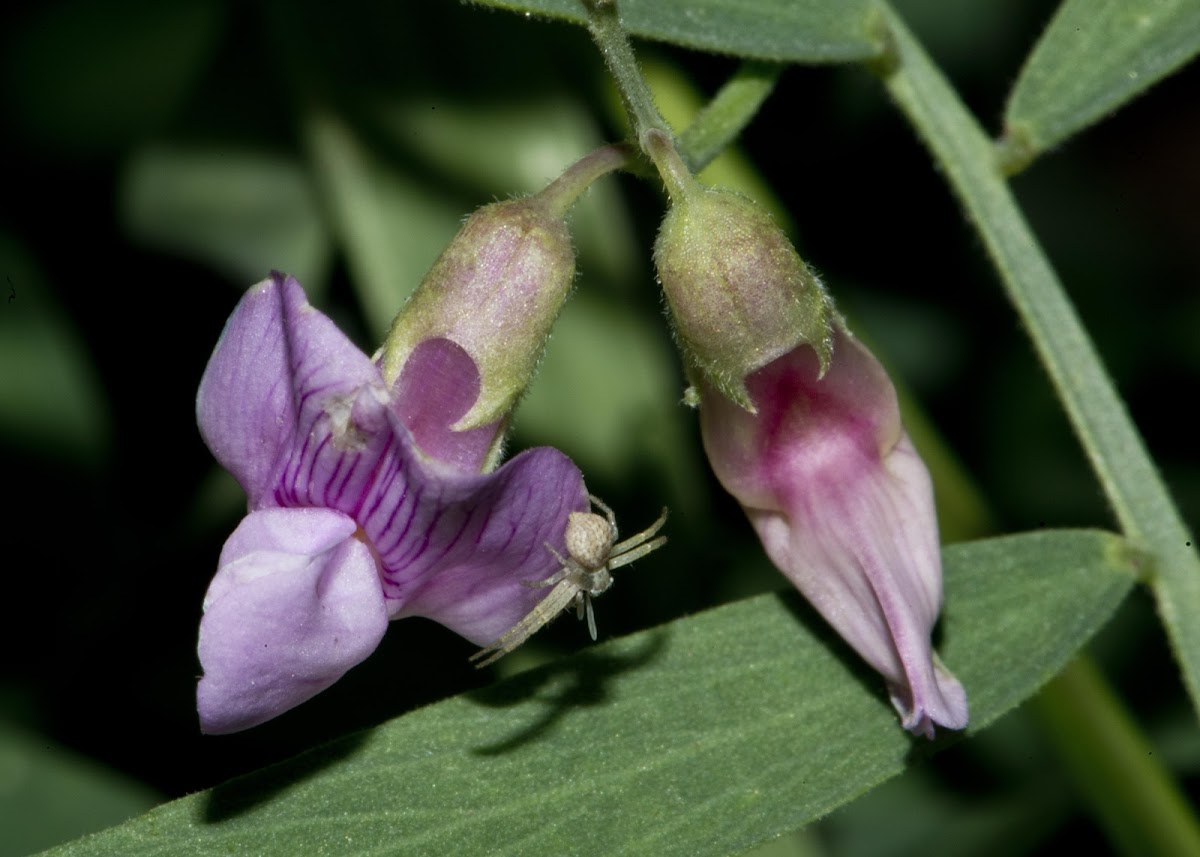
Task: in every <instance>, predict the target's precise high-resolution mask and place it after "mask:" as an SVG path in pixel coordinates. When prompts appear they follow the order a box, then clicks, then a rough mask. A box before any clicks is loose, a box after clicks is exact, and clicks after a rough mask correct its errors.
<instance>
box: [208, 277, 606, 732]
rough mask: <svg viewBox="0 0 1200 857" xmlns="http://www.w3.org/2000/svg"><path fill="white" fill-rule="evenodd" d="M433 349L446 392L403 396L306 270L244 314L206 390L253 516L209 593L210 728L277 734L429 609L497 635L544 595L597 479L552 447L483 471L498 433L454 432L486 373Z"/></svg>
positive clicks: (467, 628) (218, 441) (462, 629)
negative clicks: (541, 582) (277, 723)
mask: <svg viewBox="0 0 1200 857" xmlns="http://www.w3.org/2000/svg"><path fill="white" fill-rule="evenodd" d="M424 345H425V344H424V343H423V344H422V345H419V346H418V347H417V349H416V350H415V352H414V358H415V359H417V361H418V364H417V365H418V366H421V365H425V366H426V368H428V369H429V370H430V372H433V371H434V369H437V371H439V372H440V373H441V375H440V381H446V382H449V383H447V384H445V385H444V386H443V385H442V384H441V383H436V384H435V383H433V381H434V380H435V378H434V376H433V375H431V376H430V377H429V378H428V379H418V381H420V380H424V381H425V383H416V382H404V380H403V378H402V379H401V380H400V382H399V390H400V392H399V393H398V394H397V396H398V398H393V396H392V395H391V394H390V393H389V391H388V390H387V388H386V387H385V385H384V383H383V379H382V376H381V374H380V371H379V369H378V367H377V366H376V365H375V364H374V363H372V362H371V361H370V360H369V359H368V358H367V357H366V355H364V354H363V353H362V352H361V351H359V350H358V349H357V348H356V347H355V346H354V345H353V344H352V343H351V342H350V341H349V340H348V339H346V337H345V336H344V335H343V334H342V333H341V332H340V331H339V330H338V329H337V327H336V326H334V325H333V323H332V322H331V321H330V320H329V319H328V318H326V317H325V316H324V315H322V314H321V313H319V312H318V311H317V310H315V309H313V308H312V307H311V306H310V305H309V304H308V303H307V301H306V300H305V297H304V292H303V290H302V289H301V288H300V286H299V284H298V283H297V282H296V281H295V280H294V279H292V278H290V277H286V278H285V277H284V276H283V275H280V274H275V275H273V276H272V277H271V278H270V279H268V280H266V281H265V282H264V283H261V284H259V285H258V286H255V287H254V288H253V289H251V290H250V291H249V292H248V293H247V294H246V296H245V297H244V298H243V299H242V301H241V303H240V304H239V305H238V307H237V308H236V309H235V310H234V313H233V315H232V317H231V318H230V321H229V323H228V324H227V325H226V329H225V332H224V333H223V334H222V337H221V340H220V342H219V343H218V345H217V348H216V351H215V352H214V354H213V357H212V360H211V361H210V363H209V367H208V369H207V370H206V372H205V374H204V379H203V381H202V382H201V386H200V393H199V396H198V398H197V415H198V419H199V423H200V427H201V433H202V434H203V436H204V439H205V441H206V442H207V443H208V444H209V446H210V448H211V449H212V450H213V452H214V454H215V455H216V456H217V458H218V460H219V461H220V462H221V463H222V464H223V465H225V466H226V467H227V468H228V469H229V470H230V471H231V472H232V473H233V474H234V476H235V477H237V478H238V480H239V481H240V482H241V483H242V486H243V488H245V490H246V494H247V496H248V499H249V506H250V509H251V512H250V514H249V515H248V517H247V518H246V519H245V520H244V521H243V523H242V525H241V526H240V527H239V528H238V530H236V531H235V532H234V534H233V535H232V536H231V537H230V539H229V541H228V542H227V543H226V546H225V549H224V551H223V552H222V555H221V559H220V569H219V571H218V573H217V576H216V577H215V578H214V580H213V582H212V585H211V587H210V589H209V594H208V597H207V599H206V601H205V615H204V619H203V621H202V623H201V640H200V660H201V664H202V666H203V668H204V677H203V678H202V679H201V682H200V686H199V689H198V702H199V706H200V710H201V716H202V722H203V723H204V728H205V730H206V731H210V732H216V731H220V732H225V731H234V730H237V729H243V728H247V727H249V726H252V725H255V724H257V723H261V722H262V721H264V720H266V719H269V718H270V717H273V716H275V715H276V714H279V713H280V712H282V711H285V710H287V709H288V708H290V707H292V706H294V705H296V704H298V703H300V702H302V701H303V700H305V699H307V698H309V697H310V696H312V695H313V694H315V693H317V692H319V691H321V690H323V689H324V688H325V687H328V686H329V685H330V684H332V683H333V682H334V681H336V680H337V678H338V677H340V676H341V675H342V674H343V673H344V672H345V671H346V670H347V669H349V668H350V667H351V666H353V665H354V664H355V663H358V662H359V661H361V660H362V659H363V658H365V657H366V656H367V655H368V654H369V653H370V652H371V651H372V650H373V649H374V648H375V646H376V645H377V644H378V642H379V639H380V638H381V637H382V634H383V627H384V625H386V621H387V619H389V618H402V617H405V616H425V617H428V618H430V619H433V620H434V621H436V622H440V623H441V624H443V625H446V626H447V627H449V628H451V629H452V630H454V631H456V632H457V633H459V634H461V635H462V636H464V637H466V638H467V639H469V640H471V641H472V642H474V643H477V644H484V643H487V642H489V641H491V640H493V639H495V638H496V637H498V636H499V635H500V634H501V633H503V632H504V631H506V630H507V629H508V628H511V627H512V626H513V625H515V624H516V623H517V622H518V621H519V620H520V619H521V618H522V617H523V616H525V615H526V614H527V613H528V612H529V611H530V610H531V609H532V608H533V606H534V605H535V604H536V603H537V602H538V601H539V600H540V598H541V597H542V596H543V595H544V594H545V593H543V592H540V591H538V590H536V589H530V588H528V587H525V586H522V585H521V583H522V581H526V580H538V579H544V578H546V577H549V576H550V575H551V574H552V573H553V572H555V571H556V570H557V569H558V562H557V561H556V560H555V559H554V556H553V554H551V552H550V551H549V550H548V549H547V547H546V545H547V544H549V545H552V546H554V547H555V549H556V550H558V551H559V552H560V553H562V552H564V551H565V546H564V543H563V542H564V533H565V531H566V524H567V518H568V515H569V514H570V513H571V512H577V511H584V510H586V509H587V508H588V507H589V505H588V498H587V491H586V489H585V488H584V485H583V477H582V475H581V474H580V473H579V470H578V468H576V467H575V465H574V464H573V463H572V462H571V460H570V459H569V458H567V457H566V456H565V455H563V454H562V453H560V452H558V451H557V450H554V449H550V448H540V449H534V450H529V451H527V452H525V453H522V454H521V455H519V456H517V457H516V458H514V459H513V460H512V461H510V462H508V463H507V464H505V465H504V466H503V467H501V468H499V469H498V470H496V471H495V472H493V473H490V474H483V473H480V472H479V469H480V467H481V466H482V463H483V460H484V456H485V454H486V451H487V449H488V448H489V447H490V446H491V444H492V438H494V436H495V430H494V429H489V428H488V427H485V428H484V429H483V430H479V431H481V432H485V433H489V434H488V436H487V437H485V435H484V433H480V434H477V435H471V434H470V433H469V432H464V433H462V434H463V435H470V436H469V437H464V438H454V437H451V436H450V429H449V422H450V421H451V420H453V419H456V418H457V415H460V414H461V413H462V412H463V410H465V408H467V407H469V406H470V402H468V401H467V399H468V398H469V397H470V395H472V394H473V393H472V391H474V394H477V393H478V372H477V371H475V370H474V367H473V365H471V361H470V358H469V357H468V356H467V355H466V352H464V351H462V350H461V349H458V348H457V346H454V347H452V348H449V349H447V348H444V347H441V346H439V345H436V344H435V345H434V346H433V347H432V349H429V350H423V348H424ZM449 345H451V346H453V343H449ZM422 355H424V356H422ZM410 359H413V358H410ZM464 359H465V361H466V362H465V363H464ZM423 360H424V361H425V363H422V362H421V361H423ZM472 379H474V380H473V382H472ZM459 382H461V383H459ZM472 383H473V384H474V386H473V387H472ZM439 390H441V391H442V396H444V398H439V396H438V391H439ZM422 403H423V404H424V408H425V410H420V411H414V410H413V409H414V408H417V407H418V406H419V405H421V404H422ZM406 422H407V423H408V424H411V425H413V426H414V427H415V428H416V429H417V431H418V433H419V436H420V437H423V438H425V439H426V441H427V442H428V443H429V448H428V449H424V450H422V449H418V446H417V444H416V443H415V442H414V439H413V436H412V434H411V433H410V430H409V428H408V427H407V426H406ZM439 433H440V435H439ZM485 441H486V442H485ZM435 452H439V453H441V454H442V455H445V456H446V458H441V457H435V455H434V454H433V453H435Z"/></svg>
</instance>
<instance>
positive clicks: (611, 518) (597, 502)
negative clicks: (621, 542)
mask: <svg viewBox="0 0 1200 857" xmlns="http://www.w3.org/2000/svg"><path fill="white" fill-rule="evenodd" d="M588 499H589V500H591V501H592V505H593V506H599V507H600V511H602V512H603V513H604V516H605V517H606V518H608V525H609V526H610V527H612V531H613V541H616V538H617V514H616V512H614V511H613V510H612V508H611V507H610V506H609V505H608V504H607V503H605V502H604V501H603V500H601V499H600V498H599V497H597V496H596V495H595V494H588Z"/></svg>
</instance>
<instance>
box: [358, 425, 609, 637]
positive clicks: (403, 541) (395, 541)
mask: <svg viewBox="0 0 1200 857" xmlns="http://www.w3.org/2000/svg"><path fill="white" fill-rule="evenodd" d="M407 488H408V496H407V497H406V498H404V499H400V500H398V501H397V500H392V501H390V502H383V503H380V504H378V505H379V508H380V509H381V510H386V509H393V510H397V512H398V513H397V514H394V515H389V516H387V520H384V519H383V516H382V515H379V516H376V517H374V518H372V519H369V520H365V521H364V529H365V530H366V532H367V533H368V535H370V536H371V538H372V540H373V542H374V543H375V544H376V545H377V547H378V549H379V555H380V561H381V564H382V566H383V568H384V581H385V582H384V590H385V592H386V593H387V595H388V597H389V599H391V612H392V616H393V618H401V617H404V616H425V617H427V618H429V619H433V620H434V621H436V622H439V623H441V624H442V625H445V626H446V627H448V628H450V629H451V630H452V631H454V632H455V633H457V634H459V635H461V636H463V637H466V638H467V639H468V640H471V641H472V642H474V643H477V644H480V645H483V644H485V643H490V642H491V641H492V640H495V639H496V638H498V637H499V636H500V635H501V634H503V633H504V632H505V631H507V630H508V629H509V628H511V627H513V626H514V625H515V624H516V623H517V622H519V621H520V620H521V619H522V618H523V617H524V616H525V615H526V614H527V613H528V612H529V611H530V610H531V609H533V606H534V605H535V604H536V603H537V602H538V601H540V600H541V599H542V598H543V597H545V595H546V593H545V591H543V590H539V589H531V588H529V587H527V586H522V585H521V583H522V581H531V580H544V579H545V578H547V577H549V576H550V575H551V574H553V573H554V572H556V571H557V570H558V562H557V561H556V560H555V559H554V556H553V554H551V552H550V551H549V549H547V547H546V545H547V544H550V545H552V546H553V547H554V548H555V549H556V550H557V551H559V553H560V554H561V553H565V551H566V548H565V544H564V536H565V533H566V527H567V516H568V515H569V514H570V513H571V512H579V511H586V510H587V509H588V508H589V504H588V496H587V489H586V488H585V487H584V484H583V475H582V474H581V473H580V472H579V469H578V468H577V467H576V466H575V464H574V463H573V462H572V461H571V459H569V458H568V457H567V456H565V455H563V454H562V453H561V452H559V451H558V450H556V449H552V448H549V447H541V448H538V449H531V450H527V451H526V452H523V453H521V454H520V455H518V456H516V457H515V458H513V459H512V460H511V461H509V462H507V463H506V464H505V465H504V466H503V467H501V468H500V469H499V470H497V471H495V472H494V473H491V474H487V475H468V474H460V473H450V472H443V473H440V474H437V475H434V474H433V473H431V471H430V469H429V468H426V467H417V468H413V470H412V471H411V472H410V475H409V479H408V482H407ZM391 490H392V491H393V492H394V491H395V490H396V489H395V487H393V488H392V489H391Z"/></svg>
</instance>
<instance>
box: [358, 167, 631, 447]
mask: <svg viewBox="0 0 1200 857" xmlns="http://www.w3.org/2000/svg"><path fill="white" fill-rule="evenodd" d="M628 159H629V153H628V151H627V149H626V147H623V146H604V147H602V148H600V149H597V150H596V151H594V152H592V153H591V154H589V155H587V156H585V157H584V158H582V159H580V160H579V161H577V162H576V163H575V164H573V165H572V166H571V167H569V168H568V169H567V170H566V171H565V172H564V173H563V174H562V176H560V177H559V178H558V179H556V180H555V181H554V182H552V183H551V184H550V185H549V186H548V187H546V188H545V189H544V190H542V191H541V192H540V193H537V194H535V195H533V196H530V197H526V198H524V199H515V200H508V201H506V202H497V203H492V204H491V205H485V206H483V207H482V208H480V209H479V210H477V211H476V212H475V213H474V214H472V215H471V216H470V217H468V218H467V221H466V223H464V224H463V227H462V229H461V230H460V231H459V233H458V235H456V236H455V237H454V240H453V241H451V242H450V245H449V246H448V247H447V248H446V249H445V250H444V251H443V252H442V255H441V256H440V257H439V258H438V260H437V261H436V262H434V264H433V268H432V269H430V271H429V273H428V274H426V275H425V279H424V280H423V281H422V282H421V285H420V286H419V287H418V288H417V291H416V292H415V293H414V294H413V296H412V297H411V298H410V299H409V301H408V303H407V304H406V305H405V306H404V308H403V309H402V310H401V311H400V313H399V314H398V315H397V316H396V320H395V321H394V322H393V323H392V329H391V331H390V332H389V333H388V338H387V341H386V342H385V343H384V346H383V352H382V357H381V363H382V369H383V377H384V380H385V381H387V382H388V383H389V384H393V383H395V381H396V379H397V378H398V377H400V373H401V371H402V370H403V369H404V364H405V362H406V361H407V360H408V359H409V357H410V356H411V355H412V353H413V351H414V350H415V349H416V348H417V346H418V345H420V344H421V343H423V342H427V341H429V340H431V339H448V340H450V341H451V342H453V343H455V344H456V345H458V346H459V347H461V348H462V349H463V350H464V351H465V352H466V353H467V354H468V355H469V356H470V358H471V359H472V360H473V361H474V362H475V365H476V367H477V368H478V370H479V377H480V391H479V397H478V398H477V399H476V400H475V403H474V404H473V405H472V406H471V408H470V410H469V411H467V413H466V414H465V415H464V416H463V417H462V418H461V419H460V420H458V422H457V423H456V424H455V425H453V426H452V427H451V428H452V429H453V430H454V431H459V432H463V431H467V430H469V429H473V428H478V427H480V426H486V425H490V424H493V423H498V422H499V421H500V420H502V419H504V417H506V416H507V415H508V413H509V411H511V410H512V408H513V406H514V405H515V404H516V402H517V399H519V398H520V396H521V394H522V393H523V392H524V391H525V388H526V387H527V386H528V384H529V382H530V380H531V379H532V378H533V373H534V370H535V369H536V368H537V363H538V360H539V359H540V358H541V356H542V350H543V348H544V346H545V344H546V340H547V338H548V337H549V336H550V328H551V327H552V326H553V324H554V320H555V319H556V318H557V317H558V312H559V310H560V309H561V308H562V305H563V302H564V301H565V300H566V298H567V295H568V293H569V292H570V290H571V281H572V279H573V278H574V275H575V251H574V249H573V248H572V246H571V236H570V234H569V232H568V231H567V224H566V220H565V218H566V215H567V211H568V210H569V209H570V208H571V206H572V204H573V203H574V202H575V200H576V199H578V198H579V196H580V194H582V193H583V192H584V191H585V190H587V188H588V187H589V186H590V185H591V183H592V182H593V181H595V180H596V179H598V178H600V177H601V176H603V175H605V174H607V173H609V172H611V171H612V170H614V169H617V168H619V167H622V166H624V165H625V164H626V163H627V162H628Z"/></svg>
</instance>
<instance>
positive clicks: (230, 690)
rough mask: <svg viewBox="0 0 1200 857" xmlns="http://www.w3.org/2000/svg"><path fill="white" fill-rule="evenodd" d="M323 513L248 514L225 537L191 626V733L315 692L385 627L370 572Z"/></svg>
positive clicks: (271, 711) (221, 728)
mask: <svg viewBox="0 0 1200 857" xmlns="http://www.w3.org/2000/svg"><path fill="white" fill-rule="evenodd" d="M356 529H357V525H356V524H355V522H354V521H353V520H352V519H350V518H348V517H346V516H345V515H342V514H341V513H339V512H335V511H332V510H328V509H267V510H263V511H258V512H252V513H251V514H250V515H248V516H247V517H246V518H245V519H244V520H243V521H242V523H241V524H240V525H239V526H238V528H237V529H236V530H235V531H234V533H233V535H231V536H230V538H229V541H228V542H227V543H226V547H225V549H224V550H223V551H222V554H221V564H220V568H219V569H218V571H217V575H216V577H215V578H214V579H213V582H212V584H211V585H210V587H209V591H208V594H207V596H206V597H205V602H204V618H203V619H202V620H201V623H200V645H199V653H200V663H201V666H202V667H203V669H204V676H203V678H201V680H200V684H199V686H198V687H197V691H196V699H197V707H198V709H199V711H200V725H201V728H202V729H203V731H205V732H207V733H210V734H221V733H226V732H236V731H238V730H240V729H247V728H249V727H251V726H255V725H257V724H259V723H262V722H264V721H266V720H270V719H271V718H272V717H276V716H278V715H279V714H282V713H283V712H284V711H287V710H288V709H290V708H293V707H294V706H296V705H299V704H300V703H301V702H304V701H305V700H307V699H309V698H310V697H312V696H314V695H316V694H317V693H319V692H321V691H322V690H324V689H325V688H327V687H329V686H330V685H331V684H333V683H334V682H335V681H337V680H338V679H339V678H341V677H342V675H343V674H345V672H346V671H347V670H348V669H350V668H351V667H352V666H354V665H355V664H357V663H359V662H360V661H362V660H364V659H365V658H366V657H367V656H368V655H369V654H371V652H373V651H374V650H375V648H376V647H377V646H378V645H379V641H380V640H381V639H382V638H383V634H384V631H385V630H386V628H387V610H386V607H385V605H384V598H383V592H382V590H381V588H380V581H379V572H378V566H377V565H376V562H375V559H374V557H373V556H372V555H371V551H370V549H369V548H368V547H367V545H366V544H364V543H363V542H362V541H360V540H359V539H357V538H355V537H354V533H355V531H356Z"/></svg>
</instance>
